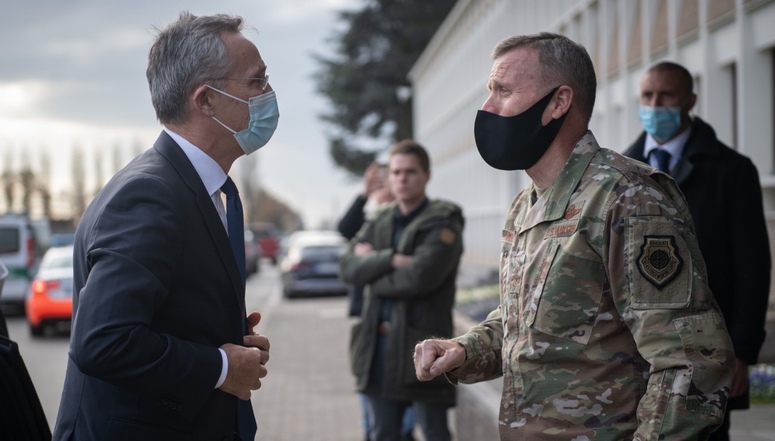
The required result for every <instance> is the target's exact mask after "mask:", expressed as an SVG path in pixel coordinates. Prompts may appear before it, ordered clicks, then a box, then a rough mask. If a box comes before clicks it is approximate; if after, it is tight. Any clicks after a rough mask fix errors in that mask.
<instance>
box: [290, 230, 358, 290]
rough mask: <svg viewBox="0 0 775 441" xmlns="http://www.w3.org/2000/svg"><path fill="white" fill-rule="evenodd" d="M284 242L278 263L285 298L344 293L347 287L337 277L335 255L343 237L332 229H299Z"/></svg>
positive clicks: (343, 246)
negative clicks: (284, 248) (285, 244)
mask: <svg viewBox="0 0 775 441" xmlns="http://www.w3.org/2000/svg"><path fill="white" fill-rule="evenodd" d="M287 244H288V245H287V251H286V252H285V255H284V257H283V260H282V262H281V263H280V271H281V273H282V281H283V295H284V296H285V297H286V298H291V297H297V296H301V295H322V294H330V295H335V294H343V295H346V294H347V292H348V290H349V289H350V287H349V285H348V284H346V283H345V282H344V281H342V279H340V278H339V257H341V255H342V254H343V253H344V252H345V249H346V247H347V241H346V240H345V238H344V237H342V236H341V235H340V234H339V233H336V232H333V231H299V232H296V233H293V234H291V235H290V236H289V237H288V242H287Z"/></svg>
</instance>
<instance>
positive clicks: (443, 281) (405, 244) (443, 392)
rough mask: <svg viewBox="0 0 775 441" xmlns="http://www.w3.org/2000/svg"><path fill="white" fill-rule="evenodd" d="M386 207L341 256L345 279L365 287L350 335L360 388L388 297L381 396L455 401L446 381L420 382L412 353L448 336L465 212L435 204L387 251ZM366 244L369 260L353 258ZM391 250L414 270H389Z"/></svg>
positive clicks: (389, 222)
mask: <svg viewBox="0 0 775 441" xmlns="http://www.w3.org/2000/svg"><path fill="white" fill-rule="evenodd" d="M396 209H397V208H396V205H395V204H391V205H389V206H387V207H385V208H383V209H381V210H380V211H379V212H378V213H376V215H375V217H374V218H373V219H372V220H371V221H369V222H367V223H366V224H365V225H364V226H363V227H362V228H361V230H360V231H359V232H358V234H357V235H356V236H355V237H354V238H353V239H352V241H351V242H350V246H349V249H348V251H347V253H346V254H345V255H344V256H342V259H341V274H342V277H343V279H344V280H346V281H347V282H349V283H353V284H355V285H365V286H366V289H365V291H364V296H365V297H364V306H363V312H362V314H361V321H360V322H359V323H357V324H356V325H355V326H354V327H353V330H352V335H351V343H350V345H351V346H350V349H351V353H350V355H351V361H352V369H353V373H354V374H355V376H356V380H357V388H358V390H359V391H364V390H365V389H366V386H367V385H368V383H369V375H370V370H371V364H372V360H373V359H374V354H375V348H376V344H377V340H378V334H377V329H378V326H379V323H380V312H381V308H382V302H383V300H384V299H386V298H391V299H393V308H392V317H391V320H390V323H391V327H390V332H389V333H388V334H387V349H386V357H385V360H386V361H385V364H386V365H385V366H384V376H383V384H382V397H383V398H386V399H395V400H403V401H425V402H432V403H437V404H442V405H448V406H453V405H454V404H455V388H454V386H453V385H451V384H450V383H449V382H448V381H447V380H446V379H444V378H443V377H442V378H437V379H436V380H434V381H431V382H422V383H421V382H419V381H418V380H417V377H416V376H415V371H414V364H413V360H412V357H413V354H414V346H415V344H416V343H417V342H418V341H421V340H423V339H426V338H430V337H451V336H452V306H453V304H454V301H455V289H456V287H455V277H456V275H457V268H458V263H459V262H460V255H461V254H462V252H463V243H462V238H461V235H462V232H463V223H464V221H463V215H462V211H461V209H460V207H458V206H457V205H455V204H453V203H450V202H446V201H441V200H432V201H429V202H428V205H427V206H426V207H425V209H424V210H423V211H422V212H420V213H419V215H418V216H417V217H416V218H415V219H414V220H412V222H411V223H410V224H409V225H407V227H406V228H405V229H404V231H403V233H402V235H401V238H400V240H399V243H398V247H397V249H396V250H394V249H393V248H392V245H391V242H392V234H393V219H394V213H395V210H396ZM360 242H367V243H369V244H371V245H372V246H373V247H374V252H373V253H372V254H370V255H368V256H356V255H355V254H354V253H353V247H354V246H355V244H357V243H360ZM394 253H400V254H406V255H411V256H413V258H414V261H413V262H412V264H411V265H409V266H407V267H405V268H400V269H393V267H392V264H391V260H392V256H393V254H394Z"/></svg>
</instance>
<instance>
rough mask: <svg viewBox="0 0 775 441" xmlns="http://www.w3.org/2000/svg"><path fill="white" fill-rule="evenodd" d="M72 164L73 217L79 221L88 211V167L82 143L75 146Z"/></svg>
mask: <svg viewBox="0 0 775 441" xmlns="http://www.w3.org/2000/svg"><path fill="white" fill-rule="evenodd" d="M71 165H72V172H73V207H72V208H73V219H74V220H76V222H77V221H78V220H80V219H81V216H82V215H83V212H84V211H86V180H85V174H86V173H85V172H86V169H85V164H84V154H83V148H82V147H81V146H80V145H77V144H76V145H74V146H73V150H72V164H71Z"/></svg>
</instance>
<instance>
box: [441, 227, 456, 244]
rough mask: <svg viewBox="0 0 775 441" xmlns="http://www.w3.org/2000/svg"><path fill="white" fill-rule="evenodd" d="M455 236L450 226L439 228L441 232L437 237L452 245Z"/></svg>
mask: <svg viewBox="0 0 775 441" xmlns="http://www.w3.org/2000/svg"><path fill="white" fill-rule="evenodd" d="M456 237H457V234H455V232H454V231H452V229H451V228H446V227H444V228H442V229H441V233H439V239H440V240H441V241H442V242H444V243H445V244H447V245H452V243H454V242H455V238H456Z"/></svg>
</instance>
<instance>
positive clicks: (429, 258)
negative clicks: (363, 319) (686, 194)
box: [370, 222, 463, 298]
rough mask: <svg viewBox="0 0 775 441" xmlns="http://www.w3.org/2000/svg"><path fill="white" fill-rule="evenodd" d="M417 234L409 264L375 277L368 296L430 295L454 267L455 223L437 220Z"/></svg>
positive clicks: (458, 249) (457, 250)
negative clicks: (438, 221) (420, 233)
mask: <svg viewBox="0 0 775 441" xmlns="http://www.w3.org/2000/svg"><path fill="white" fill-rule="evenodd" d="M419 236H420V235H419V234H418V237H419ZM421 236H422V237H421V238H420V242H419V244H417V246H415V248H414V253H413V254H412V258H413V261H412V264H411V265H408V266H405V267H403V268H396V269H394V270H393V271H391V272H389V273H387V274H385V275H384V276H383V277H380V278H378V279H376V280H375V281H374V282H373V283H372V284H371V291H370V292H371V294H372V295H375V296H379V297H396V298H398V297H402V298H407V297H417V296H422V295H425V294H430V293H433V292H434V291H435V290H436V288H438V287H439V286H440V285H441V284H442V283H444V281H445V280H446V279H447V277H448V276H449V274H450V273H451V272H453V271H455V270H456V268H457V265H458V262H459V261H460V255H461V254H462V253H463V240H462V237H461V227H460V225H459V224H455V223H454V222H445V223H438V224H436V225H434V226H432V227H431V228H429V229H428V230H427V231H424V232H423V233H422V235H421ZM391 258H392V255H391Z"/></svg>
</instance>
